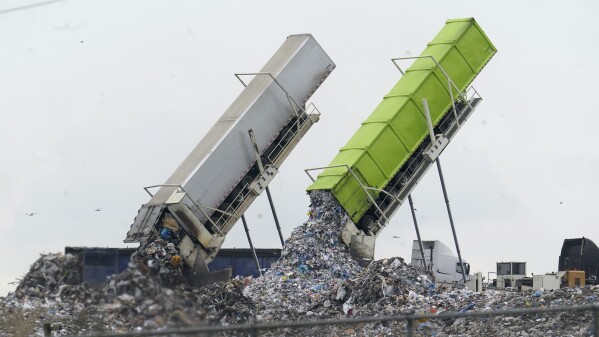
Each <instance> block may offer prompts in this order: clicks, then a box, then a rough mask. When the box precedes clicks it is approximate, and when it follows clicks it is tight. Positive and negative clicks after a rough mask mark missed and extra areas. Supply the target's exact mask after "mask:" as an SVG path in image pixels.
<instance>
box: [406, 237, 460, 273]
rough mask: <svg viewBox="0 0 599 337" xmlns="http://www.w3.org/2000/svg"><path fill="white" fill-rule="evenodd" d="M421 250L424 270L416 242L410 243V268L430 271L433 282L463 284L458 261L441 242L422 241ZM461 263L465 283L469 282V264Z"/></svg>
mask: <svg viewBox="0 0 599 337" xmlns="http://www.w3.org/2000/svg"><path fill="white" fill-rule="evenodd" d="M422 248H423V252H424V259H425V262H426V268H425V263H423V261H422V254H421V253H420V246H419V245H418V240H414V241H413V242H412V258H411V262H410V264H411V265H412V266H415V267H419V268H421V269H423V270H425V269H426V270H428V271H430V272H431V273H432V274H433V275H435V280H436V281H437V282H441V283H455V282H463V279H462V268H461V267H460V261H459V259H458V257H457V256H456V254H455V253H454V252H453V251H452V250H451V249H449V247H447V246H446V245H445V244H444V243H443V242H441V241H439V240H435V241H422ZM463 262H464V269H465V274H466V281H469V280H470V279H471V276H470V275H468V274H470V264H468V263H466V261H463Z"/></svg>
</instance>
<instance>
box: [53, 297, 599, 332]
mask: <svg viewBox="0 0 599 337" xmlns="http://www.w3.org/2000/svg"><path fill="white" fill-rule="evenodd" d="M559 312H570V313H578V312H580V313H582V314H584V313H587V312H592V315H593V322H592V324H593V326H592V331H593V334H592V336H594V337H599V303H593V304H585V305H574V306H557V307H549V308H527V309H507V310H489V311H476V312H465V313H462V312H442V313H440V314H425V315H422V314H405V315H396V316H384V317H362V318H345V319H329V320H318V321H316V320H315V321H298V322H288V323H285V322H276V323H266V324H251V325H250V324H248V325H235V326H199V327H192V328H184V329H169V330H162V331H143V332H129V333H119V334H114V333H109V334H105V333H102V334H92V335H78V336H79V337H81V336H87V337H132V336H136V337H142V336H175V335H176V336H189V335H202V336H205V335H211V334H226V333H235V332H242V333H246V334H249V335H252V336H259V335H260V334H261V333H262V332H274V331H276V330H281V329H298V328H313V327H319V326H333V325H336V326H339V325H349V326H352V325H359V324H366V323H389V322H397V323H398V322H405V324H406V326H405V330H404V331H403V335H405V336H408V337H412V336H414V333H415V331H414V323H415V322H419V321H425V320H439V319H458V318H468V319H484V318H490V317H496V316H523V315H533V314H550V313H559ZM48 336H49V335H48ZM67 337H76V336H75V335H73V336H67Z"/></svg>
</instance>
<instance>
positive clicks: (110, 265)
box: [64, 247, 281, 285]
mask: <svg viewBox="0 0 599 337" xmlns="http://www.w3.org/2000/svg"><path fill="white" fill-rule="evenodd" d="M135 250H136V249H135V248H92V247H65V249H64V252H65V254H72V255H76V256H79V257H80V258H81V261H82V263H81V277H82V280H81V281H82V282H86V283H88V284H90V285H100V284H102V283H104V281H106V279H107V278H108V277H109V276H111V275H114V274H118V273H121V272H123V271H124V270H125V269H127V266H128V265H129V261H130V260H131V254H133V253H134V252H135ZM256 255H257V256H258V261H259V263H260V268H262V269H269V268H270V265H271V264H272V263H273V262H275V261H276V260H278V259H279V257H280V256H281V250H280V249H256ZM208 267H209V268H210V270H211V271H215V270H221V269H224V268H227V267H230V268H231V271H232V274H233V276H237V275H241V276H250V275H252V276H254V277H258V276H259V275H260V274H259V273H258V270H257V269H256V266H255V264H254V256H253V255H252V250H251V249H247V248H246V249H236V248H223V249H221V250H220V251H219V252H218V255H217V256H216V258H215V259H214V260H213V261H212V262H210V263H209V264H208Z"/></svg>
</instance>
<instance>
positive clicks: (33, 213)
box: [25, 212, 37, 216]
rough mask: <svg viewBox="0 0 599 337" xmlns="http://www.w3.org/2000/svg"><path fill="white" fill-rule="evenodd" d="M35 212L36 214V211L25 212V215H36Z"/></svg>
mask: <svg viewBox="0 0 599 337" xmlns="http://www.w3.org/2000/svg"><path fill="white" fill-rule="evenodd" d="M36 214H37V213H35V212H31V213H25V215H27V216H34V215H36Z"/></svg>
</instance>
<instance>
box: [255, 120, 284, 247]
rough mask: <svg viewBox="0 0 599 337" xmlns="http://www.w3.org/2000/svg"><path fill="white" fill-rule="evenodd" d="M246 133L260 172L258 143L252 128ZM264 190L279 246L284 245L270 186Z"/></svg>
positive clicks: (262, 166) (261, 171) (262, 169)
mask: <svg viewBox="0 0 599 337" xmlns="http://www.w3.org/2000/svg"><path fill="white" fill-rule="evenodd" d="M248 134H249V135H250V141H251V143H252V147H253V148H254V154H255V155H256V163H257V164H258V169H259V170H260V174H262V173H264V164H263V163H262V158H260V151H259V150H258V144H257V143H256V137H255V136H254V130H252V129H249V130H248ZM264 189H265V190H266V196H267V197H268V203H269V204H270V210H271V211H272V216H273V217H274V219H275V226H276V227H277V232H278V233H279V240H281V246H283V245H285V240H284V239H283V232H282V231H281V224H279V217H277V211H276V210H275V204H274V203H273V201H272V195H271V194H270V188H269V187H268V185H267V186H266V187H265V188H264Z"/></svg>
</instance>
